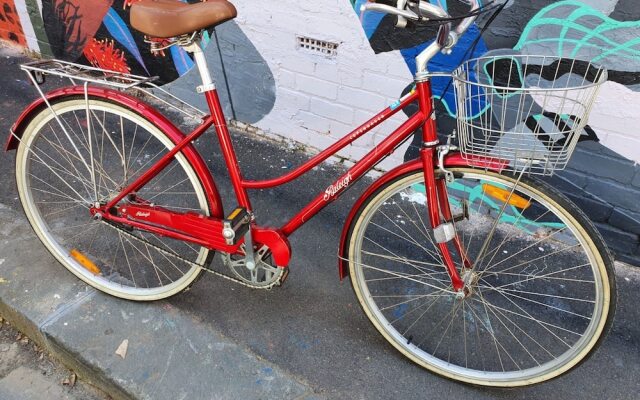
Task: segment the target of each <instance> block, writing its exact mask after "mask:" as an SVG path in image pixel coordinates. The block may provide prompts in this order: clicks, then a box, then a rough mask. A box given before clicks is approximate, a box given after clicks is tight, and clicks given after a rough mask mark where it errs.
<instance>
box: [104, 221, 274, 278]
mask: <svg viewBox="0 0 640 400" xmlns="http://www.w3.org/2000/svg"><path fill="white" fill-rule="evenodd" d="M102 222H103V223H105V224H106V225H107V226H109V227H111V228H112V229H115V230H116V231H118V232H119V233H121V234H123V235H126V236H127V237H129V238H132V239H135V240H137V241H139V242H142V243H144V244H145V245H147V246H151V247H153V248H154V249H156V250H158V251H159V252H161V253H163V254H165V255H168V256H170V257H173V258H175V259H178V260H180V261H182V262H184V263H187V264H189V265H192V266H194V267H197V268H200V269H201V270H203V271H206V272H208V273H210V274H213V275H215V276H218V277H221V278H224V279H226V280H229V281H231V282H234V283H238V284H240V285H242V286H245V287H248V288H251V289H272V288H273V287H274V286H279V285H280V284H281V283H282V277H283V276H286V274H282V276H280V278H278V279H277V280H275V281H274V282H273V283H271V284H270V285H265V286H262V287H256V286H251V285H249V284H247V283H245V282H244V281H242V280H240V279H237V278H234V277H233V276H229V275H226V274H223V273H221V272H218V271H215V270H213V269H211V268H208V267H206V266H204V265H201V264H198V263H195V262H193V261H191V260H187V259H186V258H184V257H182V256H180V255H178V254H176V253H173V252H171V251H168V250H166V249H163V248H162V247H159V246H156V245H155V244H153V243H151V242H149V241H147V240H145V239H142V238H140V237H138V236H136V235H133V234H132V233H130V232H127V231H126V230H124V229H122V228H119V227H117V226H115V225H113V224H111V223H109V222H107V221H104V220H102Z"/></svg>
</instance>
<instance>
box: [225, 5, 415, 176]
mask: <svg viewBox="0 0 640 400" xmlns="http://www.w3.org/2000/svg"><path fill="white" fill-rule="evenodd" d="M234 4H235V6H236V8H237V9H238V18H236V22H237V23H238V25H239V26H240V28H241V29H242V30H243V32H244V33H245V34H246V35H247V37H248V38H249V40H251V42H252V43H253V45H254V46H255V47H256V49H257V50H258V51H259V52H260V54H261V55H262V57H263V58H264V59H265V60H266V61H267V64H268V65H269V68H270V69H271V71H272V73H273V75H274V77H275V80H276V103H275V105H274V107H273V109H272V111H271V112H270V113H269V114H268V115H267V116H266V117H264V118H263V119H262V120H260V121H258V122H257V123H256V124H255V125H256V126H257V127H258V128H260V129H262V130H264V131H266V132H268V133H272V134H276V135H280V136H284V137H286V138H289V139H293V140H297V141H300V142H302V143H303V144H305V145H308V146H311V147H315V148H318V149H323V148H325V147H327V146H328V145H330V144H331V143H332V142H333V141H335V140H337V139H340V138H341V137H342V136H344V135H345V134H347V133H349V132H350V131H351V130H353V129H354V128H356V127H357V126H358V125H360V124H361V123H363V122H365V121H366V120H368V119H369V118H371V117H372V116H373V115H374V114H375V113H376V112H378V111H381V110H382V109H383V108H384V107H386V106H387V105H389V104H390V103H392V102H393V101H395V99H397V98H398V97H399V95H400V93H401V92H402V90H403V89H404V88H405V87H406V86H407V85H408V84H409V83H410V82H411V74H410V72H409V69H408V68H407V66H406V64H405V62H404V60H403V58H402V56H401V55H400V54H399V53H398V52H393V53H384V54H377V55H376V54H374V53H373V50H371V46H370V45H369V42H368V40H367V38H366V36H365V34H364V32H363V30H362V27H361V25H360V21H359V20H358V16H357V15H356V13H355V12H354V11H353V8H352V7H351V6H350V4H349V2H348V1H344V0H316V1H313V2H299V1H293V0H282V1H278V2H270V3H269V7H257V6H256V3H255V2H254V1H249V0H236V1H234ZM296 36H306V37H311V38H315V39H320V40H325V41H330V42H335V43H339V46H338V50H337V56H336V57H335V58H331V59H330V58H326V57H324V56H321V55H316V54H313V53H310V52H309V51H306V50H299V49H297V48H296ZM404 120H406V117H405V116H404V114H402V113H399V114H398V115H397V116H394V117H393V118H391V119H390V121H389V122H388V123H386V124H385V126H383V127H382V128H378V129H376V130H375V131H374V132H373V133H372V134H370V135H367V136H365V137H364V138H362V139H360V140H358V141H357V142H355V143H354V144H353V145H352V146H347V147H346V148H345V149H344V150H343V151H342V152H340V154H339V155H340V156H342V157H347V158H351V159H359V158H361V157H362V156H363V155H364V154H366V152H367V151H369V150H370V149H371V148H372V146H373V145H374V137H373V136H374V134H375V135H376V136H381V132H385V131H386V132H391V130H392V128H390V126H399V125H400V124H401V123H402V122H403V121H404ZM376 141H377V142H379V141H380V140H376ZM404 150H405V148H402V149H399V150H398V151H397V152H396V154H395V156H394V158H393V160H390V161H388V162H387V163H386V165H387V166H393V165H397V164H398V163H399V162H401V161H402V157H403V155H404Z"/></svg>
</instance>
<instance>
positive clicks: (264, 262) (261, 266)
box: [222, 244, 286, 289]
mask: <svg viewBox="0 0 640 400" xmlns="http://www.w3.org/2000/svg"><path fill="white" fill-rule="evenodd" d="M244 254H245V251H244V244H243V245H241V246H240V251H239V253H238V254H233V255H232V254H229V253H222V258H223V261H224V263H225V264H226V265H227V266H228V267H229V269H230V270H231V272H232V273H233V275H234V276H235V277H236V278H238V279H239V280H241V281H242V282H243V283H244V284H245V285H247V286H249V287H252V288H255V289H270V288H272V287H273V286H276V285H279V284H280V283H281V281H282V280H283V277H284V273H285V270H286V268H279V267H277V266H275V265H273V261H272V259H271V252H270V251H269V248H268V247H267V246H266V245H262V246H261V247H260V248H259V249H258V250H257V251H256V252H255V260H256V266H255V268H254V269H253V270H250V269H249V268H247V266H246V262H245V258H244Z"/></svg>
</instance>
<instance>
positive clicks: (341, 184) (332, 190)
mask: <svg viewBox="0 0 640 400" xmlns="http://www.w3.org/2000/svg"><path fill="white" fill-rule="evenodd" d="M350 183H351V173H348V174H347V175H345V176H343V177H342V178H340V179H339V180H338V181H337V182H336V183H334V184H333V185H331V186H329V187H328V188H327V190H325V191H324V197H323V198H324V201H327V200H329V199H330V198H332V197H333V196H334V195H335V194H336V193H338V192H339V191H340V190H342V189H344V188H346V187H347V186H349V184H350Z"/></svg>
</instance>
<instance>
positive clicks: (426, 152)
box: [103, 80, 466, 290]
mask: <svg viewBox="0 0 640 400" xmlns="http://www.w3.org/2000/svg"><path fill="white" fill-rule="evenodd" d="M204 94H205V98H206V100H207V104H208V106H209V109H210V111H211V115H210V116H208V117H206V118H205V119H204V121H203V122H202V124H200V125H199V126H198V127H196V128H195V129H194V130H193V131H191V132H190V133H189V134H188V135H186V136H185V138H184V139H183V140H182V141H180V142H179V143H178V144H177V145H176V146H175V147H174V148H173V149H172V150H171V151H169V152H168V153H167V154H165V155H164V156H163V157H162V158H161V159H160V160H158V161H157V162H156V163H155V164H154V165H153V166H151V167H150V168H149V169H148V170H147V171H146V172H145V173H144V174H142V175H141V176H140V177H138V178H137V179H136V180H135V181H134V182H132V183H131V184H130V185H129V186H128V187H126V188H125V189H124V190H123V191H122V192H120V193H119V194H118V195H117V196H116V197H114V198H113V199H112V200H111V201H110V202H109V203H108V204H106V206H104V207H103V209H105V210H112V209H114V208H115V207H117V205H118V203H119V202H120V201H121V200H123V199H124V198H125V197H126V196H128V195H130V194H133V193H135V192H136V191H138V190H139V189H140V188H142V187H143V186H144V185H145V184H146V183H148V182H149V181H150V180H151V179H153V178H154V177H155V176H157V175H158V174H159V173H160V172H161V171H162V170H163V169H164V168H165V167H166V166H167V165H169V163H170V162H171V160H172V159H173V157H174V156H175V155H176V154H177V153H178V152H180V151H181V150H182V149H183V148H184V147H185V146H187V145H188V144H190V143H192V142H193V141H195V140H196V139H198V138H199V137H200V136H201V135H202V134H203V133H204V132H205V131H207V129H209V128H210V127H211V126H214V127H215V128H216V129H215V130H216V134H217V136H218V140H219V142H220V146H221V149H222V154H223V157H224V160H225V163H226V166H227V168H228V170H229V174H230V177H231V183H232V185H233V189H234V192H235V195H236V198H237V201H238V205H239V206H241V207H244V208H246V209H247V210H248V211H251V209H252V207H251V202H250V199H249V195H248V193H247V190H248V189H264V188H271V187H275V186H279V185H282V184H285V183H288V182H291V181H293V180H295V179H296V178H298V177H300V176H301V175H303V174H305V173H307V172H309V171H310V170H311V169H312V168H314V167H316V166H317V165H318V164H320V163H321V162H323V161H325V160H326V159H327V158H329V157H330V156H332V155H334V154H335V153H336V152H338V151H340V150H341V149H343V148H344V147H345V146H347V145H349V144H351V143H353V142H354V141H355V140H357V139H359V138H360V137H362V136H363V135H365V134H367V133H368V132H370V131H371V130H372V129H374V128H375V127H377V126H379V125H380V124H381V123H383V122H384V121H386V120H387V119H389V118H390V117H391V116H393V115H395V114H396V113H398V112H399V111H401V110H403V109H405V108H406V107H407V106H408V105H409V104H411V103H413V102H416V101H417V102H418V105H419V109H418V111H417V112H416V113H415V114H413V115H412V116H411V117H409V119H408V120H407V121H405V122H404V123H403V124H402V125H400V126H399V127H398V128H397V129H396V130H394V131H393V132H392V133H391V134H390V135H388V136H387V137H386V138H385V139H384V140H383V141H382V142H381V143H380V144H379V145H377V146H375V147H374V148H373V149H372V150H371V151H369V152H368V153H367V154H366V155H365V156H364V157H363V158H362V159H361V160H359V161H358V162H356V163H355V164H354V165H353V166H352V167H351V168H350V169H349V170H347V172H346V173H344V174H343V175H342V176H340V177H339V178H338V179H337V180H336V181H335V182H334V183H333V184H332V185H330V186H329V187H327V188H326V189H325V190H324V191H323V192H321V193H319V194H318V195H317V196H316V197H315V198H314V199H313V200H312V201H311V202H309V203H308V204H307V205H306V206H305V207H304V208H302V209H301V210H300V211H299V212H298V213H297V214H295V215H294V216H293V217H292V218H291V219H290V220H289V221H288V222H287V223H285V224H284V225H283V226H282V227H280V228H279V229H278V230H277V231H279V232H280V233H281V234H282V235H283V236H285V237H288V236H289V235H291V234H292V233H293V232H295V231H296V230H297V229H298V228H299V227H300V226H302V225H303V224H304V223H306V222H307V221H309V219H311V218H312V217H313V216H315V215H316V214H317V213H318V212H319V211H320V210H322V209H323V208H324V207H326V206H327V205H328V204H329V203H331V202H332V201H334V200H336V199H337V198H338V197H340V196H341V195H342V194H343V193H344V191H345V190H347V189H348V187H349V186H351V184H352V183H353V182H355V181H357V180H358V179H360V178H361V177H362V176H363V175H364V174H366V173H367V172H368V171H370V170H371V169H372V168H373V167H374V166H375V165H376V164H377V163H379V162H380V161H381V160H382V159H384V158H385V157H387V156H388V155H389V154H391V153H392V152H393V151H394V150H395V149H396V147H398V146H399V145H400V144H401V143H402V142H404V141H405V140H406V139H407V138H408V137H409V136H410V135H411V134H412V133H413V132H414V131H415V130H416V129H418V128H422V132H423V133H422V139H423V146H422V149H421V150H420V159H421V161H422V164H423V169H424V172H425V174H424V175H425V187H426V188H427V199H428V204H427V208H428V211H429V217H430V221H431V224H432V228H436V227H438V226H439V225H440V224H441V223H442V218H441V215H442V216H443V217H444V219H445V221H446V220H450V219H451V218H452V216H451V211H450V209H449V204H448V201H447V199H446V188H445V183H444V181H443V180H442V179H439V180H438V179H436V177H435V173H434V171H435V160H436V151H435V147H436V145H437V144H438V138H437V134H436V126H435V118H432V116H433V103H432V100H431V96H432V93H431V85H430V82H429V81H428V80H423V81H418V82H416V87H415V89H414V90H412V91H411V92H410V93H408V94H407V95H405V96H404V97H402V98H401V99H400V100H398V102H396V103H395V104H393V105H391V106H389V107H387V108H385V109H384V110H382V111H380V112H379V113H378V114H376V115H375V116H373V117H372V118H371V119H369V120H368V121H366V122H364V123H363V124H362V125H360V126H359V127H357V128H356V129H354V130H353V131H351V132H350V133H348V134H346V135H345V136H344V137H343V138H342V139H340V140H338V141H337V142H335V143H334V144H333V145H331V146H329V147H328V148H326V149H325V150H323V151H322V152H320V153H319V154H317V155H316V156H314V157H312V158H311V159H309V160H308V161H307V162H305V163H304V164H302V165H300V166H298V167H297V168H296V169H294V170H293V171H291V172H289V173H288V174H285V175H282V176H280V177H277V178H273V179H267V180H258V181H256V180H246V179H244V178H243V176H242V173H241V171H240V167H239V165H238V161H237V157H236V154H235V150H234V148H233V145H232V142H231V137H230V134H229V130H228V127H227V124H226V120H225V117H224V113H223V111H222V106H221V104H220V100H219V98H218V95H217V92H216V90H215V89H211V90H207V91H205V93H204ZM167 213H171V212H170V211H168V210H167V211H165V212H164V214H163V215H165V217H164V218H162V217H161V220H154V218H153V217H150V218H147V219H146V221H144V222H131V221H127V220H126V219H124V220H123V219H122V218H114V219H116V220H118V222H125V223H129V224H131V225H133V226H135V227H138V228H142V229H149V230H151V231H153V232H154V233H157V234H160V235H163V236H168V237H173V238H176V239H180V240H187V241H191V242H195V243H198V244H201V245H208V246H209V247H214V248H217V249H219V250H224V251H233V250H234V247H229V246H224V244H223V242H222V241H220V240H216V241H215V242H212V241H211V240H210V241H208V242H207V241H205V240H198V238H197V237H193V238H191V237H190V236H189V235H184V234H181V233H179V232H176V231H175V230H173V229H167V228H163V227H161V226H162V225H166V224H167V218H166V214H167ZM173 214H175V215H180V214H179V213H173ZM106 218H108V219H111V218H113V217H110V216H106ZM179 221H180V220H179V219H176V221H175V222H176V223H179ZM147 223H150V224H151V225H152V227H148V226H147ZM182 228H183V229H181V230H182V231H186V232H188V231H189V224H188V223H185V226H182ZM216 228H217V227H216ZM454 243H455V247H456V249H457V251H458V253H459V254H460V255H461V256H462V258H463V259H465V256H464V253H463V250H462V246H461V244H460V242H459V240H458V239H457V238H455V241H454ZM438 245H439V248H440V251H441V253H442V255H443V258H444V260H445V262H446V264H447V270H448V272H449V275H450V276H451V278H452V283H453V285H454V288H455V289H456V290H458V289H460V288H462V286H463V282H462V280H461V279H460V276H459V274H458V272H457V269H456V268H455V265H454V262H453V258H452V256H451V253H450V250H449V248H448V246H447V243H439V244H438ZM465 260H466V259H465Z"/></svg>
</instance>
